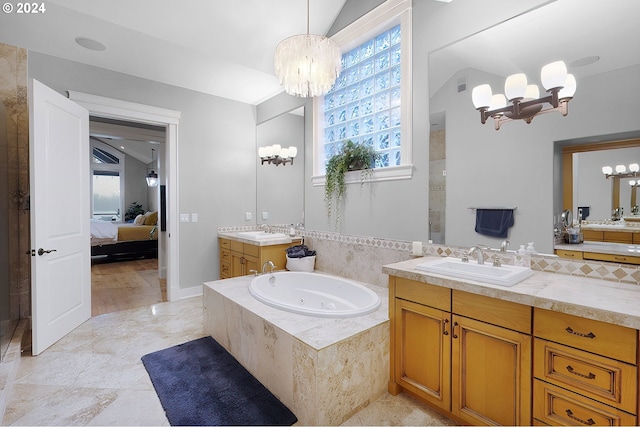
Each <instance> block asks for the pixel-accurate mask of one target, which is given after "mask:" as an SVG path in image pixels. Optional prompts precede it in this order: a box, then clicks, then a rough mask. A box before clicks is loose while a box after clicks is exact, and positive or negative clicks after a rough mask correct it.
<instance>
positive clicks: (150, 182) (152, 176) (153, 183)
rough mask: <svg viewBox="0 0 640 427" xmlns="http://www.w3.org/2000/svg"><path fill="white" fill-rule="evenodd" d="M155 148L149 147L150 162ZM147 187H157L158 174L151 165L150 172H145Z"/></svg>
mask: <svg viewBox="0 0 640 427" xmlns="http://www.w3.org/2000/svg"><path fill="white" fill-rule="evenodd" d="M154 151H155V150H154V149H153V148H152V149H151V163H153V152H154ZM146 179H147V187H157V186H158V174H157V173H156V171H155V170H153V167H152V168H151V172H149V173H148V174H147V178H146Z"/></svg>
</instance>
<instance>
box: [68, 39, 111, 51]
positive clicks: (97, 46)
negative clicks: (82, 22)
mask: <svg viewBox="0 0 640 427" xmlns="http://www.w3.org/2000/svg"><path fill="white" fill-rule="evenodd" d="M76 43H78V44H79V45H80V46H82V47H84V48H85V49H89V50H95V51H98V52H101V51H103V50H107V47H106V46H105V45H103V44H102V43H100V42H99V41H97V40H93V39H89V38H87V37H76Z"/></svg>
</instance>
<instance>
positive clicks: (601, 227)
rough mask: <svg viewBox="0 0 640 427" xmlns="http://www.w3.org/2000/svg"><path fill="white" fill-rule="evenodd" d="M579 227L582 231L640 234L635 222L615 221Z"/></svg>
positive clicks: (638, 225)
mask: <svg viewBox="0 0 640 427" xmlns="http://www.w3.org/2000/svg"><path fill="white" fill-rule="evenodd" d="M580 227H581V228H582V229H583V230H595V231H624V232H628V233H633V232H640V223H638V222H637V221H616V222H614V223H608V224H598V223H594V224H582V225H581V226H580ZM574 228H576V227H574Z"/></svg>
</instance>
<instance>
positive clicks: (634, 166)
mask: <svg viewBox="0 0 640 427" xmlns="http://www.w3.org/2000/svg"><path fill="white" fill-rule="evenodd" d="M629 170H630V171H631V172H638V171H640V165H638V164H637V163H631V164H630V165H629Z"/></svg>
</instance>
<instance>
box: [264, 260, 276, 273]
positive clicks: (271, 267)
mask: <svg viewBox="0 0 640 427" xmlns="http://www.w3.org/2000/svg"><path fill="white" fill-rule="evenodd" d="M267 267H269V269H270V270H271V271H270V273H271V274H273V271H274V270H275V269H276V266H275V264H274V263H273V261H271V260H269V261H267V262H265V263H264V264H262V274H264V273H266V269H267Z"/></svg>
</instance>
